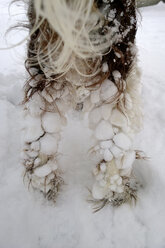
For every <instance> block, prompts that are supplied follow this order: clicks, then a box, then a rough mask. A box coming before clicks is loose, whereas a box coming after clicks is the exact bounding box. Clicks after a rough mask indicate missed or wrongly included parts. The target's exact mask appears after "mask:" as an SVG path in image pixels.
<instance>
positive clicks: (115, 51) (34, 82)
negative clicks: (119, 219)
mask: <svg viewBox="0 0 165 248" xmlns="http://www.w3.org/2000/svg"><path fill="white" fill-rule="evenodd" d="M28 5H29V8H28V17H29V29H30V40H29V43H28V54H27V60H26V68H27V70H28V72H29V75H30V78H29V79H28V81H27V83H26V85H25V109H24V115H25V120H26V125H25V129H24V137H25V147H24V154H25V155H24V158H23V163H24V165H25V168H26V173H25V175H26V177H27V178H28V179H29V185H31V186H32V187H33V188H35V189H39V190H40V191H42V192H43V193H44V194H45V196H46V198H48V199H51V200H55V199H56V195H57V193H58V191H59V187H60V186H61V184H62V183H63V180H62V178H61V172H60V168H59V166H58V145H59V141H60V139H61V135H60V133H61V131H62V127H63V126H64V125H66V123H67V120H66V117H65V114H66V113H67V111H68V110H70V109H75V111H82V112H84V113H86V112H88V116H89V127H90V128H91V130H93V136H94V137H95V142H96V145H95V146H94V147H92V148H91V151H92V152H96V153H98V154H100V156H101V159H100V163H99V164H98V165H96V166H95V168H94V170H93V173H94V177H95V182H94V186H93V189H92V190H91V192H92V197H93V199H94V201H96V202H97V203H101V204H102V205H101V206H103V205H105V204H107V203H111V204H112V205H120V204H121V203H123V202H126V201H130V199H131V198H136V190H137V189H136V182H135V180H134V178H133V175H132V164H133V162H134V161H135V159H136V158H139V154H138V153H137V152H136V151H135V150H134V148H133V145H132V144H133V138H134V135H135V133H136V132H137V131H139V129H140V127H141V105H140V91H141V85H140V73H139V69H138V68H137V59H136V54H137V52H136V46H135V35H136V12H135V1H134V0H114V1H109V0H95V1H94V0H63V1H61V0H47V1H42V0H34V1H31V0H30V1H29V2H28Z"/></svg>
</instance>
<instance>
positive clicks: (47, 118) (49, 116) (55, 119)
mask: <svg viewBox="0 0 165 248" xmlns="http://www.w3.org/2000/svg"><path fill="white" fill-rule="evenodd" d="M42 126H43V128H44V130H45V132H48V133H57V132H59V131H60V129H61V118H60V115H59V114H58V113H50V112H46V113H45V114H44V115H43V117H42Z"/></svg>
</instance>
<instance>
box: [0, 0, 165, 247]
mask: <svg viewBox="0 0 165 248" xmlns="http://www.w3.org/2000/svg"><path fill="white" fill-rule="evenodd" d="M7 2H8V1H7V0H1V3H0V47H4V46H6V44H5V41H4V39H3V36H4V32H5V30H6V29H7V27H9V26H10V24H11V22H13V19H15V20H18V19H20V15H19V16H17V14H18V13H19V14H21V13H23V12H24V11H23V9H19V10H18V8H16V7H12V13H16V14H15V15H14V16H12V17H11V18H10V19H8V12H7ZM11 20H12V21H11ZM138 26H139V29H138V35H137V44H138V47H139V63H140V66H141V68H142V72H143V75H142V82H143V102H144V128H143V130H142V132H141V133H140V134H138V135H137V139H136V141H135V146H136V147H137V148H138V149H141V150H144V151H145V153H146V154H147V156H149V157H150V160H149V161H148V162H138V163H136V164H135V173H136V175H137V177H138V178H139V180H140V182H141V183H142V185H143V187H142V188H141V189H140V191H139V195H138V197H139V200H138V203H137V205H136V207H130V206H128V205H123V206H122V207H120V208H115V209H113V208H112V207H109V206H108V207H106V208H104V209H103V210H101V211H100V212H98V213H96V214H93V213H92V206H91V205H90V204H89V203H88V202H87V201H86V199H87V197H88V190H87V187H90V181H91V178H92V175H91V170H92V168H93V166H94V159H93V158H91V157H90V156H88V155H87V150H88V148H89V147H90V142H91V141H90V135H91V133H90V131H89V130H88V129H87V127H86V124H85V122H84V121H80V120H79V118H78V117H79V116H77V115H74V116H73V115H72V116H70V119H69V121H68V127H67V128H66V129H65V130H64V133H63V136H65V142H63V143H62V144H61V151H62V152H63V154H64V156H63V158H61V160H60V165H61V168H62V170H63V171H64V179H65V181H66V185H65V187H64V189H63V191H62V192H61V195H60V196H59V198H58V201H57V204H56V206H51V205H49V204H47V203H45V202H44V201H43V199H42V198H40V196H39V195H38V194H37V195H36V194H33V193H32V192H29V191H28V190H27V187H25V186H24V184H23V180H22V174H23V168H22V166H21V164H20V159H19V156H20V153H21V111H20V110H21V106H20V105H19V103H20V101H21V97H22V93H21V88H22V85H23V82H24V80H25V70H24V66H23V61H24V57H25V47H26V45H25V44H23V45H21V46H19V47H17V48H15V49H12V50H5V51H0V248H22V247H23V248H165V95H164V94H165V4H159V5H157V6H153V7H148V8H144V9H143V10H141V16H140V15H139V24H138ZM9 37H10V38H7V40H8V41H9V40H10V43H9V42H8V45H11V44H14V43H16V42H19V41H20V40H21V39H23V37H26V33H24V32H22V33H21V34H17V33H15V32H13V33H12V34H10V35H9Z"/></svg>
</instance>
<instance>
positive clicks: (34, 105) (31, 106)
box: [26, 93, 45, 116]
mask: <svg viewBox="0 0 165 248" xmlns="http://www.w3.org/2000/svg"><path fill="white" fill-rule="evenodd" d="M26 107H27V109H28V110H29V112H30V114H31V115H32V116H38V115H40V114H42V112H43V110H44V109H45V103H44V100H43V99H42V98H41V96H40V95H39V94H38V93H34V95H33V96H32V97H31V99H30V100H29V101H28V102H27V103H26Z"/></svg>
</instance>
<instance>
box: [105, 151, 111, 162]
mask: <svg viewBox="0 0 165 248" xmlns="http://www.w3.org/2000/svg"><path fill="white" fill-rule="evenodd" d="M112 159H113V155H112V153H111V152H110V151H109V150H108V149H106V150H105V151H104V160H105V161H107V162H108V161H111V160H112Z"/></svg>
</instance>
